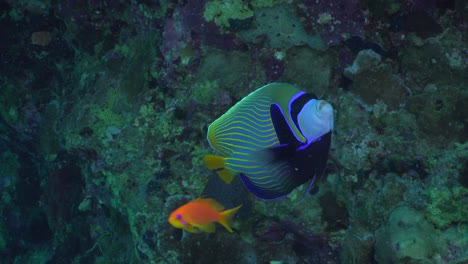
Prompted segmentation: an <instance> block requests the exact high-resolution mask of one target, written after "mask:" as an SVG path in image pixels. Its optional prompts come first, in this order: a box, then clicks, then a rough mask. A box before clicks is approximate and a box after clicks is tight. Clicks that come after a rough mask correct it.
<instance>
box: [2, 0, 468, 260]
mask: <svg viewBox="0 0 468 264" xmlns="http://www.w3.org/2000/svg"><path fill="white" fill-rule="evenodd" d="M465 2H466V1H462V0H452V1H435V0H414V1H410V0H401V1H395V0H377V1H362V0H351V1H346V0H339V1H291V0H253V1H235V0H206V1H184V0H178V1H168V0H155V1H137V0H132V1H102V0H82V1H58V2H57V1H48V0H37V1H25V0H18V1H12V0H8V1H3V2H1V3H0V33H1V34H0V35H1V36H2V37H1V38H0V61H1V63H0V72H1V74H0V86H1V87H0V191H1V196H0V199H1V203H0V259H1V261H0V262H2V263H460V264H461V263H467V262H468V253H467V252H468V235H467V232H466V229H467V227H468V221H467V219H468V207H467V204H468V203H467V202H468V200H467V199H468V198H467V197H468V143H467V139H468V108H467V107H466V102H468V90H467V89H466V84H467V83H468V75H467V74H466V72H467V67H468V47H467V44H466V43H468V42H467V41H466V36H467V34H466V32H467V26H466V25H467V21H466V18H467V17H468V13H467V8H466V3H465ZM269 82H288V83H292V84H294V85H296V86H298V87H300V88H301V89H303V90H304V91H307V92H310V93H314V94H315V95H317V97H318V98H321V99H322V98H323V99H325V100H327V102H329V103H330V104H332V105H333V108H334V109H335V110H336V111H335V113H334V115H335V120H334V124H335V131H334V133H333V136H332V138H333V140H332V149H331V152H330V160H329V162H328V165H327V168H326V170H325V172H324V175H323V176H322V177H321V178H320V180H319V181H317V182H316V183H315V185H314V186H313V187H312V188H311V189H310V191H309V192H308V193H305V192H307V190H308V189H307V186H302V187H300V188H297V189H296V190H294V191H293V192H292V193H291V194H290V195H289V196H288V197H286V198H283V199H278V200H274V201H263V200H258V199H255V197H254V196H253V195H252V194H251V193H249V192H248V191H247V190H246V189H245V188H244V186H243V184H242V182H241V181H240V180H239V179H238V178H236V179H235V180H234V181H233V182H232V184H229V185H227V184H224V182H222V180H220V179H219V177H218V176H217V175H216V174H215V173H211V172H209V171H208V170H207V169H206V168H205V166H204V164H203V161H202V160H203V157H204V156H205V155H207V154H213V151H212V149H211V148H210V146H209V144H208V142H207V140H206V131H207V127H208V125H209V124H210V123H211V122H213V120H215V119H216V118H217V117H219V116H220V115H221V114H223V113H225V112H226V110H227V109H229V108H230V107H231V106H233V105H234V104H235V103H236V102H238V101H239V100H241V99H242V98H244V97H245V96H246V95H248V94H249V93H250V92H252V91H253V90H254V89H256V88H258V87H260V86H262V85H264V84H266V83H269ZM201 196H206V197H211V198H215V199H216V200H218V201H219V202H220V203H221V204H223V205H224V206H225V207H227V208H231V207H234V206H238V205H239V204H242V205H243V206H242V208H241V209H240V210H239V213H238V214H237V215H236V218H235V221H234V223H233V229H234V230H235V232H234V233H233V234H231V233H229V232H227V231H226V230H224V229H223V228H217V230H216V232H215V233H209V234H208V233H206V234H189V233H184V232H183V231H181V230H179V229H175V228H172V226H171V225H170V224H168V223H167V217H168V215H169V214H170V212H171V211H172V210H174V209H175V208H177V207H178V206H180V205H182V204H184V203H186V202H188V201H190V200H191V199H194V198H197V197H201Z"/></svg>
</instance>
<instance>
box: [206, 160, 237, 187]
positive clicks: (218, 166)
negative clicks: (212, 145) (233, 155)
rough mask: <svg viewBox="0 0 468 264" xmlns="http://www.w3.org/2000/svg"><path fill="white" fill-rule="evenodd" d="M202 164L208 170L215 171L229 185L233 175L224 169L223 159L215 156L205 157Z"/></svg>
mask: <svg viewBox="0 0 468 264" xmlns="http://www.w3.org/2000/svg"><path fill="white" fill-rule="evenodd" d="M203 162H204V163H205V165H206V166H207V167H208V169H209V170H212V171H215V172H216V173H217V174H218V176H219V177H220V178H221V180H223V181H224V182H225V183H231V182H232V181H233V180H234V177H235V175H233V174H232V173H231V172H229V171H228V170H227V169H226V168H225V167H224V157H221V156H216V155H206V156H205V157H204V158H203Z"/></svg>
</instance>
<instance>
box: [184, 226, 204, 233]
mask: <svg viewBox="0 0 468 264" xmlns="http://www.w3.org/2000/svg"><path fill="white" fill-rule="evenodd" d="M182 229H184V230H185V231H187V232H190V233H200V229H199V228H198V227H196V226H193V225H188V226H184V227H182Z"/></svg>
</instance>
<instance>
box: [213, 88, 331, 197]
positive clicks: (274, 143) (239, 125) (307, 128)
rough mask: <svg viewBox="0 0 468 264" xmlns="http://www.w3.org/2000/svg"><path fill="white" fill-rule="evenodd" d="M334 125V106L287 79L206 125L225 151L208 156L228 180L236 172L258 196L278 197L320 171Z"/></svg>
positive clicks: (217, 148)
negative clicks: (218, 154) (302, 89)
mask: <svg viewBox="0 0 468 264" xmlns="http://www.w3.org/2000/svg"><path fill="white" fill-rule="evenodd" d="M332 129H333V109H332V107H331V106H330V105H329V104H328V103H326V102H325V101H322V100H317V99H316V97H315V96H314V95H312V94H308V93H305V92H303V91H301V90H300V89H298V88H297V87H295V86H293V85H291V84H286V83H271V84H268V85H265V86H263V87H261V88H259V89H257V90H256V91H254V92H252V93H251V94H249V95H248V96H246V97H245V98H243V99H242V100H241V101H239V102H238V103H237V104H235V105H234V106H233V107H232V108H231V109H229V110H228V111H227V112H226V113H225V114H223V115H222V116H221V117H220V118H218V119H217V120H215V121H214V122H213V123H212V124H211V125H210V126H209V128H208V141H209V143H210V145H211V146H212V147H213V148H214V149H215V150H217V151H219V152H220V154H221V155H222V156H215V155H208V156H206V157H205V158H204V161H205V163H206V165H207V166H208V168H209V169H210V170H215V171H216V172H217V173H218V174H219V176H220V177H221V178H222V179H223V180H224V181H225V182H227V183H230V182H231V181H232V179H233V177H235V176H236V175H238V176H239V177H240V178H241V180H242V181H243V183H244V185H245V186H246V188H247V189H248V190H249V191H251V192H252V193H254V194H255V195H256V196H257V197H260V198H263V199H275V198H278V197H281V196H284V195H287V194H289V193H290V192H291V191H292V190H293V189H294V188H296V187H297V186H299V185H302V184H304V183H305V182H307V181H309V180H312V179H314V178H315V176H316V175H319V174H321V173H322V171H323V169H324V168H325V165H326V161H327V158H328V152H329V148H330V142H331V132H332Z"/></svg>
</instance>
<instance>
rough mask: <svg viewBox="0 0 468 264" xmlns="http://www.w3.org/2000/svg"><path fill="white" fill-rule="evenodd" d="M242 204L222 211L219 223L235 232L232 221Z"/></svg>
mask: <svg viewBox="0 0 468 264" xmlns="http://www.w3.org/2000/svg"><path fill="white" fill-rule="evenodd" d="M241 207H242V205H239V206H237V207H236V208H232V209H229V210H226V211H223V212H221V218H220V219H219V223H220V224H221V225H222V226H224V227H225V228H226V229H227V230H228V231H229V232H231V233H233V232H234V231H232V228H231V226H230V223H231V221H232V218H233V217H234V215H235V214H236V212H237V210H239V208H241Z"/></svg>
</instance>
